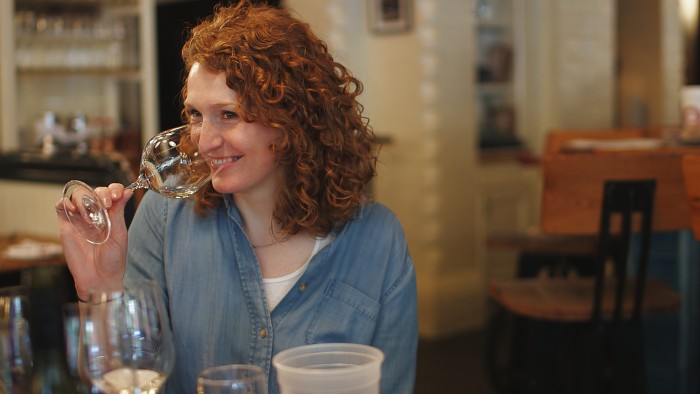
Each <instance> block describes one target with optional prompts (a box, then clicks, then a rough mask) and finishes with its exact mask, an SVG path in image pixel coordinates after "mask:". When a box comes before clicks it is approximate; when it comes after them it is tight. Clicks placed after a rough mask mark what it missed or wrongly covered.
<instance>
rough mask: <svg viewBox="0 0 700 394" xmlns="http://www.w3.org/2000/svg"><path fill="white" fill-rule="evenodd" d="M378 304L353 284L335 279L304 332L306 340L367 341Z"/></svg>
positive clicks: (371, 333) (369, 337)
mask: <svg viewBox="0 0 700 394" xmlns="http://www.w3.org/2000/svg"><path fill="white" fill-rule="evenodd" d="M379 309H380V304H379V302H377V301H375V300H374V299H372V298H371V297H369V296H367V295H366V294H364V293H362V292H361V291H359V290H357V289H356V288H354V287H352V286H350V285H348V284H346V283H343V282H341V281H338V280H334V281H333V282H331V283H330V284H329V285H328V288H326V291H325V294H324V297H323V300H322V301H321V303H320V305H319V306H318V308H317V309H316V312H315V314H314V316H313V318H312V320H311V323H310V324H309V327H308V330H307V332H306V342H307V343H324V342H325V343H328V342H352V343H369V342H370V341H371V340H372V337H373V335H374V329H375V327H376V324H377V316H378V314H379Z"/></svg>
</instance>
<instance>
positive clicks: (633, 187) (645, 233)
mask: <svg viewBox="0 0 700 394" xmlns="http://www.w3.org/2000/svg"><path fill="white" fill-rule="evenodd" d="M655 192H656V181H655V180H653V179H651V180H608V181H606V182H605V184H604V187H603V202H602V210H601V217H600V231H599V245H598V257H597V259H598V261H597V266H596V269H597V272H596V283H595V290H594V300H593V303H594V304H593V314H592V317H591V320H592V322H593V323H594V324H599V323H601V321H602V319H601V310H602V302H603V289H604V281H605V279H606V278H605V269H604V268H605V263H606V261H607V259H608V257H609V256H611V257H613V259H612V260H613V261H614V264H615V277H614V280H615V281H617V283H616V286H615V297H614V309H613V322H620V321H621V320H622V309H623V308H622V306H623V302H624V295H625V284H626V282H627V262H628V259H629V256H630V248H631V238H632V234H633V233H634V232H635V229H634V226H633V216H634V214H635V213H637V214H639V216H640V219H641V224H640V229H639V233H640V238H641V239H640V247H639V251H638V254H637V255H636V256H637V278H636V281H635V289H634V308H633V313H632V321H633V323H634V324H641V316H642V300H643V296H644V284H645V282H646V276H647V275H646V272H647V264H648V261H649V247H650V243H651V230H652V214H653V212H652V211H653V206H654V195H655ZM614 215H619V216H620V217H621V220H620V222H619V223H620V231H619V234H613V232H612V227H613V226H612V224H613V221H612V220H611V219H612V217H613V216H614ZM613 235H615V237H614V240H613V237H612V236H613ZM613 241H614V242H613Z"/></svg>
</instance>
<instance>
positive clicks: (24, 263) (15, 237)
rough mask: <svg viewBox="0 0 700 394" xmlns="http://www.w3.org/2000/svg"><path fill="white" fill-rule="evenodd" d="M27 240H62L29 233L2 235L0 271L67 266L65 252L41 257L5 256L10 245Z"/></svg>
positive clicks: (0, 238)
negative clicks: (16, 257) (15, 257)
mask: <svg viewBox="0 0 700 394" xmlns="http://www.w3.org/2000/svg"><path fill="white" fill-rule="evenodd" d="M26 240H32V241H37V242H60V241H59V240H58V239H53V238H47V237H40V236H34V235H29V234H12V235H0V273H8V272H14V271H22V270H26V269H30V268H39V267H47V266H66V260H65V258H64V256H63V254H59V255H53V256H50V257H46V258H39V259H11V258H7V257H6V256H5V250H6V249H7V248H8V247H9V246H11V245H13V244H17V243H20V242H22V241H26Z"/></svg>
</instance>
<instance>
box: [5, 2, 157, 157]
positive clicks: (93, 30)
mask: <svg viewBox="0 0 700 394" xmlns="http://www.w3.org/2000/svg"><path fill="white" fill-rule="evenodd" d="M154 3H155V0H65V1H64V0H61V1H59V0H10V1H3V2H2V4H1V5H0V56H2V59H3V65H2V68H1V69H0V108H2V109H3V112H2V113H1V114H0V151H4V152H9V151H18V150H34V149H37V148H38V147H40V146H41V143H42V138H43V137H45V134H46V130H47V129H49V130H56V128H58V129H61V130H63V131H64V134H61V133H58V134H55V135H54V136H55V137H56V138H57V139H58V142H59V143H60V142H61V138H68V137H66V136H69V137H71V138H74V139H75V140H85V141H87V140H89V141H102V140H115V139H116V140H120V141H126V146H125V147H123V148H124V149H125V150H127V151H126V152H123V153H124V154H125V155H126V156H127V157H132V156H138V155H140V149H141V148H140V147H141V145H142V143H143V142H144V141H146V140H148V139H149V138H150V137H151V136H152V135H154V134H156V132H157V131H158V113H157V111H158V106H157V93H156V84H157V82H156V81H157V79H156V76H155V69H156V58H155V56H156V55H155V54H156V50H155V4H154ZM42 122H55V123H52V124H51V125H50V126H51V127H48V126H47V127H42ZM76 122H77V123H76ZM104 149H106V150H109V149H113V148H112V147H110V146H107V147H105V148H104Z"/></svg>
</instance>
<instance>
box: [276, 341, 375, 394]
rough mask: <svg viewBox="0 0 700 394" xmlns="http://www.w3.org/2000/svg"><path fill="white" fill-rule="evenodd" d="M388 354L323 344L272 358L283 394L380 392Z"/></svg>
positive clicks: (363, 347) (350, 345)
mask: <svg viewBox="0 0 700 394" xmlns="http://www.w3.org/2000/svg"><path fill="white" fill-rule="evenodd" d="M382 361H384V353H382V351H381V350H379V349H377V348H374V347H372V346H367V345H360V344H355V343H319V344H314V345H304V346H299V347H295V348H291V349H287V350H284V351H281V352H279V353H278V354H277V355H275V356H274V357H273V358H272V365H273V366H274V367H275V369H276V370H277V382H278V383H279V385H280V392H281V393H282V394H301V393H306V394H320V393H327V394H331V393H332V394H378V393H379V382H380V379H381V366H382Z"/></svg>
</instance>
